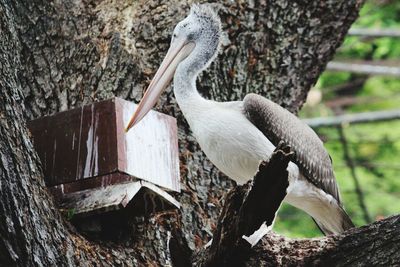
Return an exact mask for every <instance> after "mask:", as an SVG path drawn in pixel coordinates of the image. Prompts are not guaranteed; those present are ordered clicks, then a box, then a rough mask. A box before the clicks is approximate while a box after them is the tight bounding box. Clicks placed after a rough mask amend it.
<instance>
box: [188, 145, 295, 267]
mask: <svg viewBox="0 0 400 267" xmlns="http://www.w3.org/2000/svg"><path fill="white" fill-rule="evenodd" d="M292 156H293V153H292V152H290V148H289V147H287V146H285V145H284V144H283V143H280V144H279V145H278V147H277V148H276V149H275V152H274V153H273V154H272V157H271V159H270V160H269V162H268V163H265V162H263V163H261V165H260V168H259V171H258V173H257V174H256V176H255V177H254V180H253V182H249V183H247V184H245V185H243V186H237V187H236V188H234V189H233V190H231V191H230V192H229V193H228V195H227V197H226V201H225V205H224V207H223V210H222V212H221V214H220V217H219V220H218V225H217V229H216V230H215V231H214V235H213V241H212V244H211V246H210V247H209V249H207V250H206V251H205V252H204V253H205V254H204V255H206V256H205V257H201V258H203V259H205V260H204V261H203V262H200V263H197V264H196V265H200V266H229V265H232V264H238V262H244V261H245V260H246V259H247V257H248V255H247V253H246V251H250V244H249V243H247V242H246V241H244V239H243V238H242V236H243V235H247V236H248V235H251V234H253V233H254V232H255V231H256V230H258V229H259V228H260V226H261V225H262V224H263V223H264V222H265V223H266V225H267V226H270V225H272V223H273V221H274V219H275V215H276V212H277V210H278V208H279V207H280V205H281V202H282V201H283V199H284V197H285V196H286V188H287V187H288V185H289V182H288V172H287V170H286V168H287V166H288V163H289V161H290V159H291V157H292Z"/></svg>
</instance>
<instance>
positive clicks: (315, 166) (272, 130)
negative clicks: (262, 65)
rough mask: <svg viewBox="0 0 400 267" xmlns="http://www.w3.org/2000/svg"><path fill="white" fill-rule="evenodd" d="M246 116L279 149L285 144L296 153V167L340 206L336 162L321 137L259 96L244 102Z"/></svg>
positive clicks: (274, 104) (287, 112)
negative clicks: (334, 166)
mask: <svg viewBox="0 0 400 267" xmlns="http://www.w3.org/2000/svg"><path fill="white" fill-rule="evenodd" d="M243 112H244V114H245V116H246V117H247V118H248V119H249V120H250V121H251V122H252V123H253V124H254V125H255V126H256V127H257V128H258V129H259V130H260V131H261V132H262V133H263V134H264V135H265V136H266V137H267V138H268V139H269V140H270V141H271V142H272V143H273V144H274V145H275V146H277V145H278V143H279V142H280V141H284V142H285V144H287V145H289V146H290V147H291V148H292V150H293V151H294V152H295V159H294V160H293V161H294V163H296V164H297V166H299V169H300V171H301V172H302V173H303V175H304V176H306V178H307V179H308V180H309V181H310V182H312V183H313V184H314V185H315V186H317V187H318V188H320V189H322V190H324V191H325V192H326V193H329V194H330V195H332V196H333V197H334V198H335V199H336V200H338V202H339V203H340V196H339V190H338V186H337V183H336V179H335V175H334V173H333V168H332V160H331V158H330V156H329V154H328V152H327V151H326V150H325V148H324V146H323V143H322V141H321V140H320V139H319V137H318V136H317V134H316V133H315V132H314V131H313V130H312V129H311V128H310V127H309V126H308V125H307V124H305V123H304V122H303V121H301V120H299V119H298V118H297V117H296V116H295V115H293V114H292V113H290V112H289V111H287V110H286V109H284V108H282V107H281V106H279V105H278V104H276V103H274V102H272V101H270V100H268V99H266V98H264V97H262V96H259V95H256V94H248V95H246V97H245V98H244V100H243Z"/></svg>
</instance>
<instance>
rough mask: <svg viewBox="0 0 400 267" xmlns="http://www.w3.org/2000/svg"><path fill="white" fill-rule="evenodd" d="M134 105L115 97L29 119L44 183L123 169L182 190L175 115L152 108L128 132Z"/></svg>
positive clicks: (90, 177)
mask: <svg viewBox="0 0 400 267" xmlns="http://www.w3.org/2000/svg"><path fill="white" fill-rule="evenodd" d="M135 108H136V105H135V104H134V103H131V102H128V101H125V100H123V99H119V98H113V99H110V100H106V101H102V102H98V103H93V104H91V105H86V106H84V107H81V108H77V109H72V110H69V111H65V112H60V113H57V114H55V115H52V116H46V117H42V118H39V119H36V120H33V121H31V122H29V124H28V126H29V129H30V131H31V133H32V136H33V139H34V146H35V148H36V151H37V152H38V154H39V157H40V159H41V162H42V166H43V170H44V174H45V181H46V184H47V185H48V186H56V185H61V184H67V183H74V182H76V181H81V180H84V179H92V178H93V177H97V176H106V175H109V174H113V173H118V172H119V173H125V174H129V175H131V176H133V177H135V178H138V179H141V180H146V181H149V182H152V183H154V184H156V185H159V186H162V187H164V188H167V189H169V190H174V191H180V178H179V152H178V139H177V126H176V120H175V118H173V117H170V116H167V115H165V114H161V113H158V112H155V111H150V113H149V114H148V116H146V117H145V118H144V119H143V120H142V121H141V122H140V123H139V124H138V125H136V126H135V127H134V128H132V130H131V131H129V132H128V133H125V130H124V129H125V126H126V124H127V123H128V120H129V119H130V116H132V115H133V112H134V110H135Z"/></svg>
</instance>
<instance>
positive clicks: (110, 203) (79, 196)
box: [59, 181, 180, 217]
mask: <svg viewBox="0 0 400 267" xmlns="http://www.w3.org/2000/svg"><path fill="white" fill-rule="evenodd" d="M140 191H144V192H146V193H147V194H151V195H152V197H150V200H149V199H146V198H145V197H143V198H139V199H136V198H135V196H137V195H139V192H140ZM156 200H158V201H156ZM131 201H135V202H143V206H144V207H152V208H153V209H154V210H157V209H165V208H166V206H170V207H175V208H179V207H180V205H179V202H178V201H176V200H175V199H174V198H173V197H172V196H171V195H169V194H168V193H166V192H165V191H163V190H161V189H160V188H158V187H157V186H155V185H153V184H151V183H148V182H146V181H132V182H125V183H120V184H116V185H109V186H106V187H102V188H97V189H87V190H83V191H78V192H74V193H70V194H65V195H63V196H62V198H61V199H60V200H59V202H60V208H62V209H67V210H71V211H72V212H73V214H74V216H78V217H86V216H89V215H94V214H98V213H104V212H108V211H114V210H119V209H122V208H125V207H127V206H128V204H129V203H130V202H131ZM148 201H150V202H151V203H147V202H148ZM157 203H160V205H161V206H162V207H156V205H157Z"/></svg>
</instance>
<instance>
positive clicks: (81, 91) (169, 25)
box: [0, 0, 396, 266]
mask: <svg viewBox="0 0 400 267" xmlns="http://www.w3.org/2000/svg"><path fill="white" fill-rule="evenodd" d="M201 2H204V1H201ZM191 3H192V2H191V1H176V0H172V1H163V0H150V1H141V0H140V1H129V0H124V1H117V0H102V1H94V0H83V1H72V0H64V1H61V0H56V1H52V2H50V1H39V0H30V1H27V0H15V1H11V0H0V60H1V61H0V63H1V65H0V67H1V68H0V103H1V105H0V126H1V128H0V131H1V135H0V162H1V165H0V176H1V177H0V178H1V179H0V214H1V216H0V264H1V265H18V266H35V265H36V266H41V265H43V266H78V265H83V266H85V265H86V266H94V265H104V266H107V265H108V266H116V265H125V266H137V265H153V266H155V265H170V264H171V258H174V257H175V258H176V257H177V255H179V253H178V254H176V253H175V252H176V251H170V250H169V249H168V243H169V242H170V241H171V242H173V243H174V242H175V244H176V246H175V247H177V248H178V249H177V250H179V248H181V249H180V250H181V251H186V252H184V254H185V255H191V253H192V251H195V250H196V249H200V248H201V247H202V246H203V245H204V244H205V243H206V242H207V241H208V240H209V239H210V238H211V235H212V231H213V230H214V229H215V227H216V221H217V217H218V214H219V211H220V208H221V201H220V199H221V198H222V196H223V195H224V193H225V192H226V191H227V189H228V188H231V187H232V185H233V182H232V181H230V180H229V179H227V178H226V177H225V176H224V175H222V174H221V173H220V172H219V171H218V170H217V169H216V168H215V167H214V166H213V165H212V164H211V163H210V162H209V161H208V160H207V159H206V157H205V156H204V154H203V153H202V152H201V151H200V149H199V147H198V145H197V143H196V141H195V140H194V138H193V137H192V135H191V133H190V130H189V128H188V125H187V124H186V122H185V120H184V118H183V117H182V114H181V113H180V111H179V108H178V107H177V105H176V102H175V100H174V98H173V95H172V92H171V90H170V89H169V90H167V93H166V94H164V95H163V96H162V98H161V100H160V104H159V105H158V106H157V109H158V110H159V111H162V112H164V113H167V114H170V115H173V116H175V117H177V119H178V125H179V138H180V153H181V154H180V155H181V177H182V187H183V190H182V193H181V194H179V195H177V196H176V197H177V198H178V199H179V200H180V202H181V204H182V210H181V211H180V212H179V213H176V212H172V213H161V214H156V215H153V216H150V217H145V218H137V219H136V221H135V222H134V224H133V225H132V235H131V236H128V237H124V240H123V242H122V241H121V242H118V241H115V242H101V241H96V242H94V241H91V240H90V239H88V238H86V237H84V236H82V235H80V234H79V233H77V232H76V230H74V228H73V226H71V225H70V224H69V223H68V222H67V221H65V219H63V218H62V217H61V215H60V214H59V212H58V210H57V208H56V207H55V206H54V203H53V200H52V197H51V196H50V195H49V194H48V193H47V191H46V189H45V188H44V182H43V174H42V171H41V167H40V163H39V160H38V157H37V155H36V153H35V151H34V150H33V146H32V144H31V141H30V137H29V133H28V131H27V128H26V124H25V121H26V120H27V119H32V118H37V117H39V116H43V115H46V114H53V113H55V112H58V111H61V110H66V109H70V108H73V107H77V106H80V105H82V104H86V103H90V102H93V101H98V100H103V99H106V98H110V97H112V96H119V97H123V98H125V99H129V100H133V101H138V100H139V99H140V97H141V96H142V92H143V90H144V89H145V87H146V85H147V84H148V82H149V80H150V78H151V76H152V75H153V74H154V72H155V70H156V68H157V65H158V64H159V63H160V59H161V58H162V57H163V55H164V54H165V53H166V50H167V47H168V45H169V38H170V37H169V36H170V33H171V31H172V29H173V27H174V25H175V24H176V23H177V22H178V21H179V20H180V19H182V18H183V17H185V16H186V14H187V12H188V10H189V7H190V5H191ZM361 4H362V1H361V0H352V1H340V0H330V1H308V2H304V1H300V0H299V1H291V0H279V1H240V0H239V1H235V2H232V1H229V0H226V1H225V0H224V1H219V2H218V3H213V6H214V7H215V8H217V9H219V14H220V16H221V19H222V21H223V28H224V31H225V32H226V35H225V36H224V38H223V39H224V42H223V46H222V50H221V52H220V54H219V56H218V58H217V59H216V61H215V63H213V64H212V65H211V67H210V68H209V69H208V70H207V71H206V72H205V73H203V74H202V75H201V77H200V79H199V84H198V86H199V90H200V91H201V92H202V93H203V94H204V95H205V96H206V97H210V98H213V99H216V100H238V99H241V98H242V97H243V96H244V95H245V94H247V93H249V92H255V93H260V94H262V95H264V96H267V97H269V98H271V99H272V100H274V101H276V102H278V103H280V104H281V105H283V106H285V107H287V108H288V109H290V110H291V111H293V112H297V111H298V110H299V109H300V108H301V106H302V104H303V103H304V101H305V97H306V94H307V92H308V90H309V88H310V87H311V85H312V84H314V83H315V82H316V80H317V78H318V76H319V74H320V73H321V72H322V70H323V69H324V68H325V66H326V64H327V62H328V61H329V59H330V58H331V57H332V56H333V54H334V51H335V49H336V48H337V47H338V46H339V45H340V44H341V43H342V41H343V38H344V35H345V33H346V32H347V30H348V28H349V27H350V25H351V23H352V22H353V21H354V20H355V18H356V17H357V14H358V10H359V8H360V6H361ZM390 220H393V219H389V221H388V222H390ZM378 225H379V223H378ZM384 225H386V226H387V227H389V226H390V223H386V224H384ZM382 227H383V226H382ZM366 229H369V231H372V232H373V231H377V229H384V231H386V230H385V229H386V228H379V227H376V226H371V227H370V228H366ZM388 229H391V228H388ZM395 230H396V229H394V230H393V231H394V232H393V233H396V232H395ZM360 231H361V230H360ZM388 231H389V230H388ZM354 233H355V236H356V237H357V236H358V235H357V234H356V233H357V232H354ZM360 233H363V232H360ZM175 236H181V239H180V241H179V239H176V238H175ZM388 236H390V234H389V235H388ZM172 237H174V238H172ZM171 238H172V239H171ZM274 238H275V239H274ZM280 238H282V237H276V236H274V235H272V236H271V238H269V239H266V240H264V245H265V244H266V243H268V242H275V241H277V240H280ZM334 238H339V237H331V239H332V240H333V239H334ZM331 239H322V240H323V241H318V242H319V243H318V242H317V241H314V240H311V241H310V242H311V244H314V245H315V244H320V243H321V242H322V243H323V244H325V243H324V242H325V241H324V240H331ZM177 240H178V241H179V242H176V241H177ZM284 240H285V244H286V243H287V244H290V246H292V245H293V247H294V246H299V247H300V248H303V249H302V250H301V251H300V252H302V251H303V250H304V251H306V252H304V253H310V254H311V252H312V251H313V249H308V250H307V249H306V248H307V246H306V245H304V244H305V243H304V244H303V243H298V242H299V241H296V240H294V241H290V240H286V239H284ZM335 240H336V239H335ZM313 242H314V243H313ZM315 242H317V243H315ZM329 242H330V241H329ZM329 242H328V241H326V244H331V245H332V246H334V245H336V243H334V242H333V241H332V242H333V243H332V242H331V243H329ZM338 242H339V241H338ZM360 242H361V241H360ZM339 243H340V242H339ZM185 244H186V245H187V246H186V245H185ZM299 244H300V245H299ZM302 244H303V245H302ZM385 244H386V243H382V245H381V247H382V249H385V247H384V245H385ZM265 246H266V245H265ZM265 246H263V247H260V246H258V247H256V249H255V250H254V251H252V252H251V255H253V258H249V262H252V261H251V260H253V262H254V260H255V259H257V257H259V258H260V259H261V260H265V258H263V257H266V256H263V255H269V254H264V253H262V252H261V251H263V250H266V249H267V247H265ZM288 246H289V245H288ZM185 247H186V249H185ZM293 247H290V248H293ZM326 248H327V247H326ZM286 249H288V247H286ZM295 251H297V250H294V249H290V250H289V251H288V252H287V253H288V255H289V254H290V255H291V254H293V253H295ZM326 251H328V250H326ZM377 251H379V250H377ZM300 252H298V253H300ZM282 253H283V252H282ZM329 253H331V252H329ZM332 253H333V252H332ZM276 255H277V256H276V259H275V258H271V260H272V261H271V262H278V259H280V260H282V258H281V257H280V256H279V255H282V254H276ZM332 255H333V254H332ZM338 255H339V254H338ZM271 257H272V256H271ZM274 260H275V261H274ZM186 263H187V261H186ZM284 263H285V262H283V264H284ZM183 264H185V261H183Z"/></svg>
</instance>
